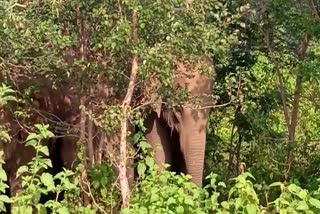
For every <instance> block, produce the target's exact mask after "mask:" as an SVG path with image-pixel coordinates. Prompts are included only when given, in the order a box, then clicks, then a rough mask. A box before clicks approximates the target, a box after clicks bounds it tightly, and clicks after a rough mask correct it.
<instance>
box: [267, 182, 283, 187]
mask: <svg viewBox="0 0 320 214" xmlns="http://www.w3.org/2000/svg"><path fill="white" fill-rule="evenodd" d="M281 184H282V183H281V182H274V183H272V184H270V185H269V187H277V186H281Z"/></svg>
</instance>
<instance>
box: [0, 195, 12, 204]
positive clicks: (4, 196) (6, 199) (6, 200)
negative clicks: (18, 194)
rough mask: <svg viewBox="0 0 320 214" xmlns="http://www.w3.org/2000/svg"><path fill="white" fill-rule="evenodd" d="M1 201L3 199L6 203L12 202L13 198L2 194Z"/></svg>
mask: <svg viewBox="0 0 320 214" xmlns="http://www.w3.org/2000/svg"><path fill="white" fill-rule="evenodd" d="M0 201H3V202H5V203H12V200H11V199H10V198H9V197H8V196H6V195H0Z"/></svg>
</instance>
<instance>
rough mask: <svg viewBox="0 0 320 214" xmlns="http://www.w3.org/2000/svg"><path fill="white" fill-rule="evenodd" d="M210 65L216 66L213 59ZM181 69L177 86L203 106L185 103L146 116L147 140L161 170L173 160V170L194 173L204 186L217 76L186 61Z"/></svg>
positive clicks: (199, 184) (178, 68)
mask: <svg viewBox="0 0 320 214" xmlns="http://www.w3.org/2000/svg"><path fill="white" fill-rule="evenodd" d="M206 65H208V66H212V64H211V63H209V62H206ZM177 71H178V76H177V77H176V79H175V85H176V86H179V87H182V88H184V89H185V90H187V91H188V92H189V93H190V94H191V95H192V96H194V97H195V98H196V99H197V101H198V104H199V105H198V107H197V108H195V107H193V105H192V104H191V103H184V104H183V105H182V106H181V107H179V108H175V109H166V108H162V110H161V113H160V114H157V113H156V112H153V113H151V114H150V115H149V116H148V118H147V119H146V127H147V129H148V131H147V133H146V139H147V141H148V142H149V143H150V144H151V145H152V146H153V148H154V150H155V159H156V162H157V163H158V164H159V165H160V169H161V168H162V167H161V165H162V164H163V163H169V164H170V165H171V168H172V169H174V170H176V171H180V172H184V173H188V174H190V175H191V176H192V181H193V182H194V183H195V184H197V185H198V186H201V185H202V173H203V165H204V156H205V146H206V127H207V121H208V115H209V110H210V108H209V106H210V103H212V100H211V98H210V97H211V96H210V95H211V94H212V90H213V79H212V78H210V77H209V76H208V75H206V74H204V73H202V72H201V69H200V68H198V67H196V66H192V65H187V64H186V63H179V64H178V66H177Z"/></svg>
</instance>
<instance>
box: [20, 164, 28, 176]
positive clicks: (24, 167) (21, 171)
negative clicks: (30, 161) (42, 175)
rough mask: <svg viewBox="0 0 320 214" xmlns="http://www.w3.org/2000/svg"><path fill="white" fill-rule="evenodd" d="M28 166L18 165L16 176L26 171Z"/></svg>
mask: <svg viewBox="0 0 320 214" xmlns="http://www.w3.org/2000/svg"><path fill="white" fill-rule="evenodd" d="M28 171H29V167H28V166H25V165H24V166H20V167H19V169H18V170H17V177H18V176H20V175H21V174H23V173H25V172H28Z"/></svg>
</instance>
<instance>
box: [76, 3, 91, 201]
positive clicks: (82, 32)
mask: <svg viewBox="0 0 320 214" xmlns="http://www.w3.org/2000/svg"><path fill="white" fill-rule="evenodd" d="M75 11H76V19H77V27H78V36H79V40H80V47H79V54H80V59H81V60H82V61H85V60H87V55H88V54H87V49H88V35H87V31H86V29H85V26H84V23H83V20H82V18H81V10H80V5H79V4H78V5H77V6H76V9H75ZM79 75H80V76H81V75H82V74H81V73H79ZM86 102H87V98H86V95H83V96H82V97H81V98H80V105H81V106H82V107H84V106H85V104H86ZM85 133H86V114H85V110H84V108H81V112H80V142H81V143H86V136H85ZM84 163H85V165H87V164H86V160H84ZM81 185H82V187H83V203H84V205H85V206H86V205H88V204H89V203H90V195H89V188H88V185H90V184H89V183H88V179H87V171H86V169H84V171H83V172H82V174H81Z"/></svg>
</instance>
